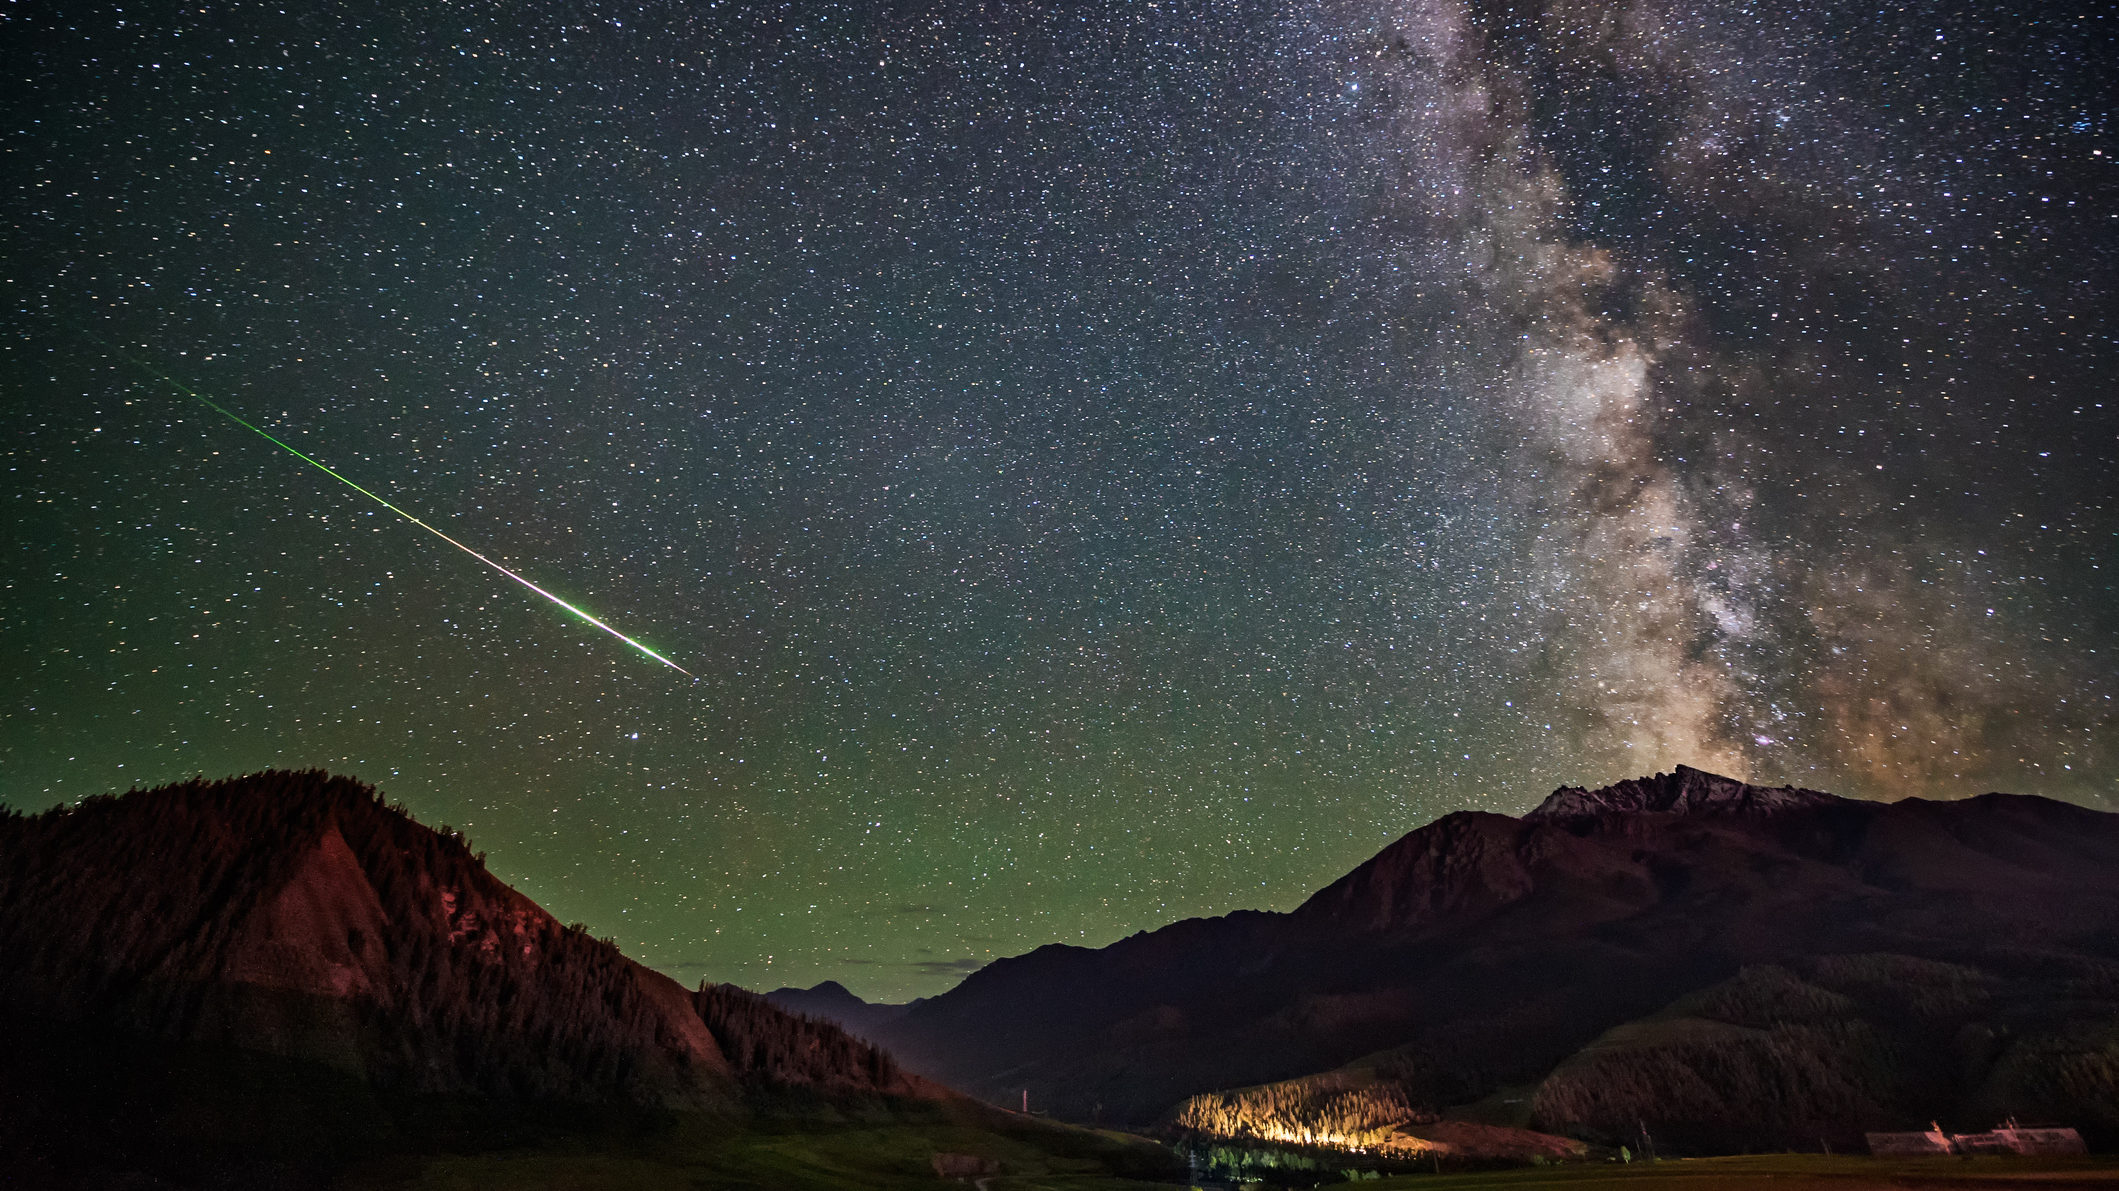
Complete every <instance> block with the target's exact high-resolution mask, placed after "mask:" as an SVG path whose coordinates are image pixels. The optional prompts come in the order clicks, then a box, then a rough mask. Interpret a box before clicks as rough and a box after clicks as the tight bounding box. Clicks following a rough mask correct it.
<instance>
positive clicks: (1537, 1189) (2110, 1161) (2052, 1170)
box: [1354, 1154, 2119, 1191]
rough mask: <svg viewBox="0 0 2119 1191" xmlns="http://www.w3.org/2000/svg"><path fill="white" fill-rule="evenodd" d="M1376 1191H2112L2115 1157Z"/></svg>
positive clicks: (1908, 1161)
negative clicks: (2012, 1190) (1622, 1190)
mask: <svg viewBox="0 0 2119 1191" xmlns="http://www.w3.org/2000/svg"><path fill="white" fill-rule="evenodd" d="M1354 1186H1359V1187H1362V1188H1376V1189H1377V1191H1416V1189H1418V1191H1456V1189H1460V1188H1461V1189H1463V1191H1474V1189H1483V1188H1493V1189H1495V1191H1501V1189H1504V1188H1505V1189H1510V1191H1542V1189H1544V1188H1554V1189H1556V1191H1558V1189H1562V1188H1568V1189H1577V1188H1578V1189H1581V1191H1592V1189H1594V1188H1598V1187H1607V1186H1608V1187H1613V1188H1617V1187H1621V1186H1623V1187H1627V1188H1633V1187H1638V1188H1640V1189H1641V1191H1870V1189H1872V1188H1875V1189H1879V1191H1880V1189H1884V1188H1890V1189H1893V1191H1947V1189H1958V1191H1978V1189H1980V1188H2007V1187H2022V1188H2026V1189H2028V1188H2039V1189H2042V1191H2075V1189H2082V1191H2091V1189H2094V1191H2119V1158H2110V1157H2093V1158H2053V1159H2039V1158H2003V1157H1979V1158H1970V1159H1964V1158H1868V1157H1840V1156H1828V1155H1824V1154H1769V1155H1762V1156H1750V1157H1742V1158H1686V1159H1678V1160H1674V1161H1667V1162H1634V1163H1598V1164H1594V1165H1582V1166H1559V1167H1532V1168H1529V1169H1525V1170H1509V1171H1494V1172H1489V1173H1485V1174H1465V1175H1453V1174H1443V1175H1400V1176H1398V1177H1395V1178H1390V1179H1384V1180H1381V1181H1378V1182H1363V1183H1358V1184H1354Z"/></svg>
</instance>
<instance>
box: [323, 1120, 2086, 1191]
mask: <svg viewBox="0 0 2119 1191" xmlns="http://www.w3.org/2000/svg"><path fill="white" fill-rule="evenodd" d="M937 1150H941V1151H947V1152H961V1153H980V1154H983V1155H986V1156H989V1157H995V1158H998V1159H1000V1160H1001V1162H1002V1164H1003V1170H1004V1173H1002V1174H1001V1175H999V1176H996V1177H994V1178H992V1179H990V1180H988V1181H987V1185H988V1186H989V1187H990V1189H991V1191H1171V1188H1172V1184H1169V1183H1150V1182H1139V1181H1132V1180H1126V1179H1116V1178H1112V1177H1111V1176H1110V1175H1108V1174H1105V1173H1100V1172H1099V1171H1098V1169H1097V1167H1098V1163H1097V1161H1096V1160H1095V1159H1093V1158H1086V1157H1085V1158H1081V1159H1072V1160H1070V1159H1065V1158H1055V1157H1053V1156H1052V1155H1051V1154H1049V1153H1046V1152H1043V1151H1040V1150H1037V1149H1033V1148H1031V1147H1029V1146H1027V1145H1022V1144H1020V1143H1011V1142H1009V1141H1007V1140H1006V1139H996V1137H995V1135H993V1134H991V1133H987V1132H984V1131H981V1130H961V1129H957V1128H953V1127H950V1126H933V1127H925V1128H913V1129H908V1128H905V1127H902V1126H898V1127H892V1128H888V1129H875V1130H865V1129H843V1130H832V1131H819V1132H802V1133H788V1134H784V1135H780V1136H777V1137H773V1136H746V1137H742V1138H737V1139H727V1138H703V1137H697V1136H689V1137H687V1136H682V1135H672V1136H669V1137H666V1138H662V1139H658V1140H657V1141H655V1142H654V1143H653V1144H652V1145H651V1146H649V1147H647V1148H644V1149H643V1150H641V1151H640V1152H637V1153H630V1154H617V1153H612V1152H609V1151H608V1150H603V1149H600V1148H599V1150H597V1151H596V1152H587V1151H575V1152H569V1150H568V1149H566V1148H564V1147H560V1148H553V1149H540V1150H521V1151H514V1152H507V1153H487V1154H479V1155H466V1156H461V1157H443V1158H425V1159H420V1160H419V1161H418V1163H417V1164H416V1165H398V1166H396V1167H394V1168H388V1169H385V1168H376V1169H371V1170H366V1171H358V1172H355V1175H354V1177H353V1178H352V1179H349V1180H348V1181H347V1182H346V1183H344V1184H342V1185H343V1186H344V1187H345V1188H346V1191H385V1189H390V1191H411V1189H414V1188H416V1189H418V1191H606V1189H608V1191H621V1189H623V1191H708V1189H712V1191H720V1189H724V1188H727V1189H740V1191H749V1189H753V1188H755V1189H757V1191H768V1189H769V1191H806V1189H810V1188H816V1189H819V1191H823V1189H833V1191H836V1189H841V1188H874V1189H876V1191H897V1189H900V1188H902V1189H906V1191H911V1189H913V1188H924V1189H926V1191H933V1189H935V1188H938V1187H944V1186H951V1185H960V1184H951V1183H947V1182H945V1181H943V1180H940V1179H937V1178H936V1177H935V1176H934V1174H933V1172H932V1171H931V1170H930V1169H929V1167H928V1158H929V1156H930V1155H931V1154H933V1153H934V1152H935V1151H937ZM1329 1185H1330V1186H1337V1187H1346V1188H1348V1189H1349V1191H1353V1189H1354V1188H1361V1189H1363V1191H1368V1189H1371V1188H1372V1189H1374V1191H1486V1189H1491V1191H1541V1189H1545V1188H1551V1189H1553V1191H1577V1189H1578V1191H1594V1189H1596V1188H1600V1187H1609V1188H1612V1189H1614V1191H1618V1189H1620V1188H1640V1189H1641V1191H1870V1189H1876V1191H1883V1189H1890V1191H1980V1189H1982V1188H1993V1189H2000V1188H2024V1189H2026V1191H2032V1189H2036V1191H2119V1158H2078V1159H2049V1160H2041V1159H2024V1158H1998V1157H1982V1158H1974V1159H1970V1160H1964V1159H1955V1158H1944V1159H1876V1158H1866V1157H1827V1156H1823V1155H1807V1154H1778V1155H1766V1156H1753V1157H1742V1158H1692V1159H1680V1160H1673V1161H1665V1162H1653V1163H1651V1162H1636V1163H1632V1164H1620V1163H1594V1164H1583V1165H1574V1166H1555V1167H1533V1168H1526V1169H1521V1170H1508V1171H1490V1172H1486V1173H1481V1174H1440V1175H1435V1174H1427V1175H1399V1176H1396V1177H1393V1178H1388V1179H1383V1180H1380V1181H1364V1182H1359V1183H1350V1184H1349V1183H1333V1184H1329Z"/></svg>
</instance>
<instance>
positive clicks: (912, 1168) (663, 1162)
mask: <svg viewBox="0 0 2119 1191" xmlns="http://www.w3.org/2000/svg"><path fill="white" fill-rule="evenodd" d="M1142 1145H1143V1143H1141V1142H1140V1141H1139V1140H1138V1139H1134V1138H1126V1137H1124V1136H1122V1135H1118V1134H1095V1133H1091V1132H1090V1131H1088V1130H1077V1129H1067V1130H1061V1129H1053V1128H1051V1127H1049V1126H1044V1125H1039V1126H1037V1127H1036V1128H1035V1129H1031V1130H1025V1131H1024V1132H1023V1134H1022V1135H1020V1136H1010V1135H1009V1134H1006V1133H1002V1132H996V1131H994V1130H993V1129H990V1128H984V1127H980V1126H979V1125H974V1124H958V1123H951V1122H947V1121H935V1122H932V1123H922V1124H904V1123H896V1124H890V1125H885V1126H880V1127H873V1128H865V1127H860V1126H857V1125H846V1126H841V1127H836V1128H820V1129H790V1130H786V1131H782V1132H770V1131H752V1132H744V1133H740V1134H733V1135H731V1134H729V1133H727V1132H726V1131H724V1130H719V1129H712V1128H705V1127H700V1128H694V1127H690V1126H686V1125H680V1126H679V1127H678V1128H676V1129H674V1130H671V1131H669V1132H667V1133H663V1134H659V1135H655V1136H643V1137H640V1138H637V1139H635V1140H634V1141H633V1142H632V1143H631V1144H627V1145H612V1144H611V1143H610V1142H609V1141H608V1140H604V1141H599V1142H594V1143H579V1142H562V1143H557V1144H554V1145H551V1146H544V1147H536V1148H524V1149H515V1150H502V1151H487V1152H483V1153H475V1154H461V1155H440V1156H432V1155H421V1156H417V1157H411V1156H401V1157H398V1158H393V1159H390V1160H387V1161H379V1162H376V1163H372V1164H369V1165H365V1166H361V1167H356V1168H354V1169H353V1170H351V1171H348V1172H347V1173H346V1174H345V1176H344V1177H343V1178H342V1179H341V1180H340V1181H339V1183H338V1186H339V1187H340V1188H342V1189H343V1191H606V1189H608V1191H707V1189H712V1191H724V1189H726V1191H810V1189H816V1191H828V1189H829V1191H836V1189H839V1188H875V1189H877V1191H895V1189H899V1188H905V1189H911V1188H921V1189H923V1191H933V1189H934V1188H937V1187H942V1186H950V1185H955V1184H950V1183H945V1182H944V1181H942V1180H940V1179H938V1178H937V1177H936V1176H935V1174H934V1170H933V1168H932V1166H931V1165H930V1160H931V1158H932V1157H933V1155H935V1154H936V1153H937V1152H940V1153H956V1154H975V1155H978V1156H980V1157H983V1158H990V1159H994V1160H996V1161H998V1162H999V1163H1000V1168H1001V1171H1002V1173H1001V1174H1000V1175H998V1176H996V1177H994V1178H992V1179H991V1180H990V1182H989V1185H990V1186H991V1187H992V1188H993V1191H1149V1189H1153V1191H1170V1188H1171V1186H1172V1185H1171V1184H1169V1183H1150V1182H1140V1181H1134V1180H1130V1179H1123V1178H1115V1177H1113V1176H1112V1174H1111V1173H1110V1172H1111V1171H1112V1170H1113V1169H1114V1168H1124V1167H1126V1166H1128V1165H1131V1164H1133V1163H1132V1162H1129V1161H1128V1158H1129V1156H1130V1157H1134V1160H1135V1161H1138V1160H1139V1159H1138V1157H1137V1155H1138V1152H1139V1150H1140V1149H1141V1148H1142ZM1155 1157H1156V1158H1160V1152H1159V1151H1158V1152H1157V1154H1156V1156H1155ZM1153 1160H1155V1159H1149V1161H1151V1162H1152V1161H1153Z"/></svg>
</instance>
